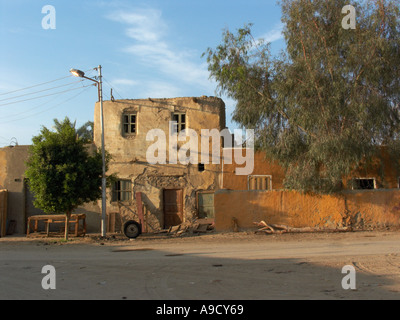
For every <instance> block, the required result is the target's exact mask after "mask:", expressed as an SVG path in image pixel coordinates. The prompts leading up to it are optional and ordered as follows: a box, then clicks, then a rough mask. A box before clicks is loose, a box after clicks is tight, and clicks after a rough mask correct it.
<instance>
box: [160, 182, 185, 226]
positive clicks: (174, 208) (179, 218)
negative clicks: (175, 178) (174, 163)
mask: <svg viewBox="0 0 400 320" xmlns="http://www.w3.org/2000/svg"><path fill="white" fill-rule="evenodd" d="M182 222H183V191H182V189H173V190H172V189H166V190H164V228H165V229H168V228H170V227H173V226H177V225H180V224H181V223H182Z"/></svg>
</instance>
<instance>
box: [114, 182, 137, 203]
mask: <svg viewBox="0 0 400 320" xmlns="http://www.w3.org/2000/svg"><path fill="white" fill-rule="evenodd" d="M130 200H132V182H131V181H129V180H118V181H115V182H114V183H113V188H112V201H113V202H117V201H130Z"/></svg>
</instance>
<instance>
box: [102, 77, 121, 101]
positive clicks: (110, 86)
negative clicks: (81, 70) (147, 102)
mask: <svg viewBox="0 0 400 320" xmlns="http://www.w3.org/2000/svg"><path fill="white" fill-rule="evenodd" d="M103 80H104V81H105V82H106V83H107V84H108V85H109V86H110V88H111V89H113V90H114V91H115V92H116V93H117V95H119V97H120V98H121V99H123V98H122V96H121V95H120V94H119V93H118V91H117V90H116V89H115V88H114V87H113V86H112V85H111V83H109V82H108V81H107V79H106V78H104V76H103Z"/></svg>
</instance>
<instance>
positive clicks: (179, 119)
mask: <svg viewBox="0 0 400 320" xmlns="http://www.w3.org/2000/svg"><path fill="white" fill-rule="evenodd" d="M172 121H173V122H174V127H173V132H174V133H179V132H181V131H182V130H185V129H186V114H185V113H180V112H174V113H173V114H172Z"/></svg>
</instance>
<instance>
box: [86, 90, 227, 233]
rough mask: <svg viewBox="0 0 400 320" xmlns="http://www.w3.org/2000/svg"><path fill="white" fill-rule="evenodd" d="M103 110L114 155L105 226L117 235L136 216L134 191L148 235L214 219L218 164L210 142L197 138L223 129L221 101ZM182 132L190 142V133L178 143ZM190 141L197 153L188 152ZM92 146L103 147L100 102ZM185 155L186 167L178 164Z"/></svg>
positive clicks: (145, 102)
mask: <svg viewBox="0 0 400 320" xmlns="http://www.w3.org/2000/svg"><path fill="white" fill-rule="evenodd" d="M103 110H104V111H103V114H104V141H105V149H106V150H107V152H108V153H109V154H110V155H111V156H112V160H111V163H110V166H109V170H108V174H115V176H116V177H117V181H114V182H113V183H112V186H111V190H109V192H108V193H107V213H108V216H109V220H110V221H109V224H110V223H111V224H115V225H116V226H117V227H116V228H115V229H116V230H118V229H119V227H120V226H121V224H122V223H123V221H126V220H127V219H128V218H129V217H135V214H136V213H137V212H136V211H137V204H136V197H135V194H136V193H137V192H140V193H141V199H142V202H143V205H144V215H145V219H144V220H145V225H144V229H145V230H146V231H148V232H152V231H155V230H159V229H163V228H169V227H171V226H175V225H179V224H181V223H183V222H190V221H192V220H193V219H195V218H199V217H200V218H212V217H213V215H214V207H213V197H214V191H215V190H217V189H219V188H220V182H219V177H220V171H221V164H220V163H216V162H217V161H212V156H214V158H215V154H213V153H212V147H211V146H210V144H211V143H212V140H211V139H210V144H209V146H210V147H209V148H204V146H203V148H202V145H201V138H200V137H201V134H202V130H205V129H209V130H212V129H217V130H218V131H219V132H220V131H222V130H223V129H225V104H224V102H223V101H222V100H221V99H219V98H215V97H206V96H203V97H197V98H194V97H190V98H173V99H150V98H149V99H139V100H114V101H105V102H104V103H103ZM183 130H185V131H186V132H189V131H191V132H192V134H193V133H194V134H195V137H194V138H193V140H191V139H192V137H190V133H186V134H185V137H184V139H181V138H180V139H177V137H178V136H179V137H180V135H179V134H180V133H181V132H183ZM155 133H156V134H157V133H158V135H155ZM174 134H176V135H175V136H174ZM196 136H197V137H196ZM196 138H197V140H196ZM181 140H182V141H181ZM183 140H186V141H183ZM220 140H222V139H220ZM188 141H191V142H190V143H192V144H191V146H193V143H195V144H196V145H197V147H198V148H195V147H193V148H191V149H190V148H187V147H188V143H189V142H188ZM193 141H194V142H193ZM94 143H95V145H96V146H101V124H100V103H96V106H95V114H94ZM190 143H189V145H190ZM218 143H219V141H218ZM218 148H219V150H222V146H220V145H218ZM205 149H206V150H205ZM207 149H208V150H207ZM202 152H203V154H202ZM204 152H205V153H206V154H207V155H209V157H208V156H206V157H204ZM186 153H187V154H188V156H187V157H191V158H190V159H189V160H191V161H187V163H185V162H184V161H181V158H182V156H183V157H184V158H185V157H186ZM189 153H191V155H189ZM150 158H151V159H150ZM154 158H156V160H157V161H153V160H154ZM204 159H208V160H209V161H204Z"/></svg>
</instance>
